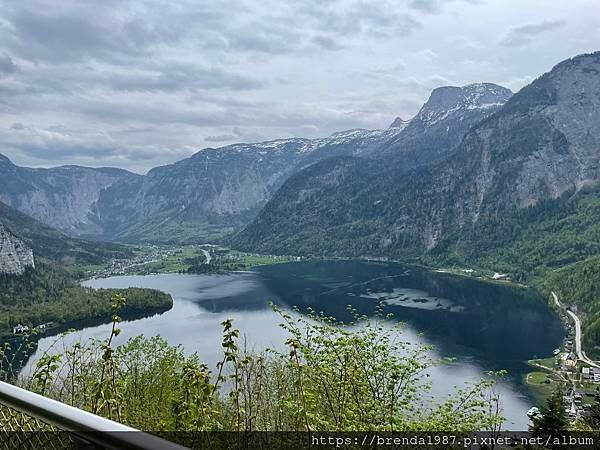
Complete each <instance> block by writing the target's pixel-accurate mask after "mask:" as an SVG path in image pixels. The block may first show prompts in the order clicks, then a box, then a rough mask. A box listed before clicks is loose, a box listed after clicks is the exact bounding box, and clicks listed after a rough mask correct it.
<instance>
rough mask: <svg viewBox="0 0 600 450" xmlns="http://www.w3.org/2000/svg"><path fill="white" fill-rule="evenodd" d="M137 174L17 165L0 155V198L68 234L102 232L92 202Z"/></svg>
mask: <svg viewBox="0 0 600 450" xmlns="http://www.w3.org/2000/svg"><path fill="white" fill-rule="evenodd" d="M137 177H139V175H136V174H133V173H131V172H127V171H125V170H121V169H112V168H99V169H92V168H88V167H79V166H61V167H55V168H51V169H33V168H27V167H19V166H16V165H15V164H13V163H12V162H11V161H10V160H9V159H8V158H7V157H5V156H3V155H0V201H1V202H4V203H5V204H7V205H9V206H12V207H13V208H15V209H18V210H19V211H21V212H23V213H25V214H27V215H29V216H31V217H33V218H35V219H37V220H39V221H40V222H43V223H45V224H47V225H49V226H51V227H54V228H56V229H59V230H61V231H63V232H65V233H68V234H71V235H75V236H78V235H98V234H101V233H102V227H101V224H99V223H98V220H97V217H95V216H96V214H97V211H96V210H95V204H96V202H97V200H98V198H99V196H100V192H101V191H102V190H103V189H106V188H108V187H109V186H111V185H113V184H115V183H122V182H124V181H125V180H127V179H132V178H133V179H134V178H137Z"/></svg>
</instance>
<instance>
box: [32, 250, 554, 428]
mask: <svg viewBox="0 0 600 450" xmlns="http://www.w3.org/2000/svg"><path fill="white" fill-rule="evenodd" d="M84 284H85V285H86V286H90V287H93V288H125V287H147V288H155V289H160V290H162V291H164V292H167V293H169V294H171V295H172V296H173V299H174V304H173V308H172V309H171V310H169V311H167V312H165V313H162V314H159V315H155V316H152V317H147V318H144V319H139V320H133V321H125V322H123V323H122V324H121V325H120V328H121V330H122V331H121V334H120V335H119V336H118V337H117V339H116V342H117V343H123V342H125V341H126V340H127V339H129V338H130V337H133V336H136V335H138V334H144V335H146V336H152V335H158V334H159V335H161V336H163V337H164V338H165V339H167V340H168V341H169V342H170V343H171V344H180V345H182V346H183V348H184V349H185V351H186V352H188V353H192V352H196V353H198V354H199V355H200V357H201V358H202V359H203V360H204V361H205V362H206V363H208V364H209V366H210V367H213V368H214V367H215V364H216V363H217V361H218V360H220V359H221V356H222V355H221V345H220V344H221V335H222V330H221V325H220V323H221V322H222V321H223V320H225V319H227V318H233V320H234V325H235V327H236V328H238V329H239V330H240V335H241V337H242V338H243V339H245V341H246V345H247V346H248V347H250V348H253V349H255V350H261V349H264V348H266V347H280V346H281V343H282V342H284V340H285V338H286V333H285V331H284V330H283V329H282V328H281V327H279V326H278V324H279V323H280V318H279V316H278V315H277V314H276V313H274V312H273V311H272V310H271V308H270V307H269V302H270V301H272V302H273V303H274V304H276V305H278V306H279V307H281V308H283V309H291V308H292V307H293V306H296V307H298V308H299V310H300V311H305V310H306V309H307V308H309V307H310V308H312V309H314V310H316V311H323V312H324V313H325V314H326V315H328V316H333V317H336V318H338V319H340V320H348V319H349V318H350V316H349V314H348V311H347V306H348V305H352V306H353V307H354V308H355V309H356V310H358V312H360V313H361V314H366V315H372V314H373V313H374V309H375V307H376V306H377V304H379V303H380V302H383V304H384V305H385V310H386V312H390V313H393V314H394V320H397V321H401V322H403V324H404V325H403V328H402V329H403V340H405V341H410V342H414V343H425V344H432V345H433V346H434V347H435V350H434V351H433V352H432V356H434V357H435V358H439V357H453V358H456V359H455V360H454V361H453V362H452V363H448V364H444V365H441V366H437V367H434V368H431V369H430V374H431V376H432V380H433V389H432V395H434V396H437V397H438V398H441V397H442V396H444V395H447V394H448V393H450V392H452V391H453V386H461V385H463V384H464V383H465V382H469V381H475V380H478V379H479V378H481V377H482V376H483V375H484V374H485V373H486V371H489V370H500V369H505V370H507V371H508V373H509V374H508V376H507V377H506V378H505V379H503V380H502V381H501V382H500V383H499V385H498V388H497V390H498V392H499V393H500V395H501V398H502V405H503V408H504V415H505V416H506V417H507V424H506V425H505V428H507V429H512V430H524V429H526V428H527V423H528V419H527V417H526V412H527V410H528V409H529V408H530V407H531V406H532V404H533V402H532V399H531V396H530V394H529V392H528V391H527V388H526V386H524V385H523V384H522V381H521V379H522V375H523V373H525V372H526V371H527V366H526V364H525V361H526V360H527V359H531V358H534V357H546V356H550V355H551V354H552V350H553V349H554V348H556V347H557V346H558V345H559V344H560V341H561V339H562V336H563V330H562V328H561V324H560V321H559V320H558V318H557V317H556V316H555V315H554V314H553V312H552V311H551V309H550V308H549V306H548V305H547V303H546V301H545V300H544V299H542V298H540V297H539V295H538V294H537V293H536V292H534V291H533V290H530V289H523V288H519V287H516V286H514V285H510V284H508V283H489V282H484V281H480V280H477V279H475V278H469V277H461V276H455V275H450V274H447V273H442V272H432V271H427V270H423V269H420V268H416V267H411V266H405V265H401V264H395V263H380V262H360V261H316V262H314V261H310V262H298V263H288V264H278V265H272V266H261V267H257V268H256V269H255V270H253V271H249V272H234V273H229V274H223V275H180V274H162V275H147V276H120V277H111V278H104V279H94V280H89V281H87V282H85V283H84ZM109 331H110V325H108V324H105V325H100V326H94V327H89V328H85V329H83V330H80V331H77V332H76V333H72V334H70V335H68V336H67V337H66V338H65V339H64V342H63V343H61V344H59V345H58V346H55V348H54V350H53V351H55V352H60V351H63V347H68V346H69V345H72V344H73V343H74V342H75V341H78V340H82V341H85V340H87V339H89V338H91V337H95V338H98V339H102V338H105V337H107V336H108V334H109ZM55 340H56V338H53V337H46V338H43V339H41V340H40V341H39V348H38V350H37V352H36V353H35V354H34V355H33V356H32V358H31V359H30V360H29V362H28V363H27V366H26V367H25V368H24V369H23V373H27V372H29V371H30V370H31V367H32V364H34V362H35V361H36V360H37V359H38V358H39V356H40V355H41V353H42V352H44V351H46V350H48V348H49V347H50V346H51V345H52V343H53V342H54V341H55Z"/></svg>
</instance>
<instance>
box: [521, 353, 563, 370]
mask: <svg viewBox="0 0 600 450" xmlns="http://www.w3.org/2000/svg"><path fill="white" fill-rule="evenodd" d="M556 360H557V359H556V357H554V356H551V357H549V358H540V359H530V360H529V361H528V363H529V365H531V366H534V367H538V366H542V367H544V368H545V369H547V370H554V369H555V368H556V364H555V363H556Z"/></svg>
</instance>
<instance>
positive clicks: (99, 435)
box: [0, 381, 185, 450]
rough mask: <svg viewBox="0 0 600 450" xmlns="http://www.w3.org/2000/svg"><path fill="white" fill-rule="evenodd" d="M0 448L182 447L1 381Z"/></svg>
mask: <svg viewBox="0 0 600 450" xmlns="http://www.w3.org/2000/svg"><path fill="white" fill-rule="evenodd" d="M0 448H5V449H13V448H15V449H16V448H19V449H22V448H23V449H25V448H32V449H34V448H35V449H37V448H59V449H63V448H65V449H67V448H95V449H135V450H184V449H185V447H182V446H180V445H177V444H175V443H173V442H170V441H167V440H164V439H161V438H159V437H157V436H153V435H151V434H148V433H144V432H142V431H139V430H136V429H135V428H131V427H128V426H125V425H123V424H120V423H117V422H113V421H112V420H108V419H105V418H103V417H100V416H97V415H95V414H92V413H89V412H87V411H83V410H81V409H78V408H75V407H73V406H69V405H66V404H64V403H61V402H58V401H56V400H52V399H49V398H46V397H43V396H41V395H38V394H35V393H33V392H30V391H27V390H25V389H21V388H19V387H17V386H13V385H12V384H8V383H4V382H1V381H0Z"/></svg>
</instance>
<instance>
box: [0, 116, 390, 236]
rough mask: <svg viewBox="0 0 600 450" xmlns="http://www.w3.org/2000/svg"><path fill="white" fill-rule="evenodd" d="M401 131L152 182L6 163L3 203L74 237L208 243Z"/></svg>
mask: <svg viewBox="0 0 600 450" xmlns="http://www.w3.org/2000/svg"><path fill="white" fill-rule="evenodd" d="M400 131H401V128H399V127H392V128H390V129H387V130H362V129H356V130H348V131H344V132H339V133H334V134H333V135H331V136H329V137H327V138H319V139H301V138H292V139H279V140H274V141H268V142H261V143H256V144H234V145H229V146H226V147H221V148H205V149H203V150H201V151H199V152H197V153H196V154H194V155H193V156H192V157H190V158H187V159H184V160H182V161H178V162H176V163H174V164H170V165H167V166H162V167H157V168H154V169H152V170H151V171H150V172H148V174H146V175H145V176H142V175H136V174H133V173H130V172H127V171H123V170H118V169H110V168H100V169H91V168H86V167H78V166H63V167H56V168H51V169H31V168H25V167H19V166H16V165H14V164H13V163H12V162H11V161H10V160H9V159H8V158H6V157H4V156H2V155H0V201H3V202H5V203H6V204H8V205H10V206H12V207H14V208H16V209H18V210H19V211H21V212H23V213H25V214H28V215H30V216H32V217H34V218H36V219H38V220H40V221H41V222H43V223H45V224H47V225H50V226H52V227H54V228H57V229H59V230H61V231H63V232H65V233H67V234H70V235H73V236H83V237H95V238H102V239H117V240H123V241H130V242H131V241H155V242H156V241H159V242H160V241H162V242H164V241H186V240H194V241H203V240H205V239H214V238H216V237H219V236H221V235H223V234H225V233H228V232H231V231H233V230H237V229H239V228H241V227H242V226H244V225H246V224H247V223H249V222H250V221H251V220H252V218H253V217H254V215H255V214H256V213H257V212H258V211H259V209H260V208H261V207H262V206H263V205H264V204H265V203H266V201H267V200H268V199H269V198H270V197H271V195H272V194H273V192H275V191H276V190H277V188H278V187H279V186H280V185H281V183H283V181H284V180H285V179H287V177H289V176H290V175H291V174H292V173H294V172H295V171H298V170H300V169H301V168H303V167H305V166H307V165H310V164H312V163H314V162H316V161H319V160H321V159H323V158H326V157H330V156H334V155H368V154H370V153H372V152H374V150H375V149H377V148H378V147H379V146H381V145H383V144H384V143H385V142H387V141H388V140H389V139H391V138H393V137H394V136H396V135H397V134H398V133H399V132H400Z"/></svg>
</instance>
